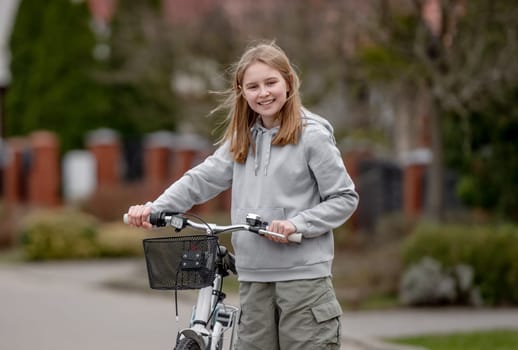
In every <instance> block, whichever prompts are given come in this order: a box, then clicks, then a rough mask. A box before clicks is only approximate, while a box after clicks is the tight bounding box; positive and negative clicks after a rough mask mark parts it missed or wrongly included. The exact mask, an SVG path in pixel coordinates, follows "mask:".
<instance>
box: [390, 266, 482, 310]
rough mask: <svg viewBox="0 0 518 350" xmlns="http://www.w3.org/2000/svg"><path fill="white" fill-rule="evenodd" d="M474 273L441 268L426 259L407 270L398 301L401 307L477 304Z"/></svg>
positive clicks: (457, 268) (477, 292)
mask: <svg viewBox="0 0 518 350" xmlns="http://www.w3.org/2000/svg"><path fill="white" fill-rule="evenodd" d="M473 278H474V272H473V268H472V267H471V266H469V265H456V266H454V267H453V268H451V269H446V268H444V267H443V266H442V265H441V263H440V262H438V261H436V260H435V259H432V258H430V257H424V258H422V259H421V260H420V261H419V262H418V263H417V264H414V265H412V266H410V268H408V269H407V270H406V271H405V273H404V274H403V278H402V279H401V283H400V290H399V300H400V302H401V303H403V304H405V305H453V304H462V305H475V306H478V305H480V304H481V300H480V294H479V290H478V288H476V287H475V286H474V285H473Z"/></svg>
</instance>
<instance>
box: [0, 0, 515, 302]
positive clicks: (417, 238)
mask: <svg viewBox="0 0 518 350" xmlns="http://www.w3.org/2000/svg"><path fill="white" fill-rule="evenodd" d="M517 35H518V7H517V6H516V3H515V1H514V0H501V1H491V0H471V1H467V0H414V1H411V0H406V1H405V0H399V1H398V0H363V1H356V0H341V1H339V0H328V1H324V0H298V1H275V0H262V1H251V0H197V1H191V0H140V1H117V0H89V1H87V0H49V1H40V0H2V1H0V137H1V138H0V157H1V158H0V178H1V183H2V186H1V188H0V190H1V193H0V195H1V199H0V218H1V220H0V244H1V246H2V250H1V252H2V256H4V258H3V259H10V260H13V259H14V260H27V259H28V260H37V261H40V260H48V259H77V258H98V257H116V256H135V255H136V256H138V255H139V254H141V246H140V241H139V240H137V239H135V238H139V239H140V238H141V236H139V235H138V234H135V235H128V234H127V231H128V229H127V228H125V227H121V225H120V224H119V221H120V219H121V215H122V213H124V212H125V211H126V210H127V208H128V206H129V205H131V204H134V203H142V202H145V201H147V200H152V199H153V198H154V196H156V195H157V194H159V193H161V191H162V190H163V189H164V188H165V187H166V186H167V185H168V184H170V183H171V182H172V181H173V180H175V179H176V178H178V177H179V176H180V175H181V174H182V173H183V172H184V171H185V170H187V169H189V168H190V167H192V166H193V165H195V164H197V163H199V162H200V161H202V160H203V159H204V157H205V156H207V155H208V154H210V153H211V152H212V151H213V150H214V147H213V144H214V142H215V141H216V140H217V139H218V136H219V135H220V133H221V131H222V129H221V128H218V126H220V125H221V122H222V121H223V117H224V116H223V115H221V114H218V113H215V114H213V115H210V111H211V110H212V109H213V108H214V107H215V106H217V104H218V103H219V100H218V95H217V94H214V93H211V92H214V91H222V90H224V89H225V88H226V87H227V86H228V79H229V76H228V74H227V73H228V68H229V66H230V65H231V64H232V63H233V62H235V61H236V60H237V59H238V58H239V56H240V54H241V53H242V52H243V50H244V49H245V47H246V46H247V45H248V44H250V43H252V42H254V41H257V40H275V42H276V43H277V44H278V45H280V46H281V47H282V48H283V49H284V50H285V51H286V52H287V54H288V56H289V57H290V58H291V59H292V62H293V64H294V65H295V66H296V69H297V71H298V72H299V74H300V77H301V80H302V87H301V92H302V98H303V103H304V105H305V106H306V107H308V108H309V109H311V110H313V111H314V112H316V113H319V114H321V115H322V116H324V117H326V118H327V119H329V120H330V121H331V122H332V124H333V125H334V127H335V136H336V139H337V142H338V145H339V147H340V149H341V151H342V154H343V157H344V161H345V164H346V167H347V169H348V171H349V172H350V174H351V176H352V177H353V179H354V181H355V183H356V186H357V189H358V192H359V193H360V197H361V202H360V206H359V208H358V210H357V212H356V213H355V215H354V216H353V217H352V218H351V220H350V221H349V222H348V223H346V224H345V225H344V226H343V227H340V228H339V229H337V230H336V232H335V241H336V251H337V253H336V262H335V281H336V282H335V283H336V285H337V290H338V294H339V297H340V299H341V301H342V304H343V305H344V306H345V307H350V308H358V307H384V306H387V305H389V306H394V305H401V304H404V305H457V304H461V305H516V303H518V226H517V224H516V220H517V219H518V195H517V194H518V139H517V136H516V135H518V103H517V101H518V79H517V77H518V60H517V57H518V40H517ZM228 209H229V195H228V193H223V194H221V195H220V196H219V197H217V198H215V199H213V200H211V201H210V202H209V203H207V204H205V205H202V206H198V207H195V208H193V210H194V211H195V212H197V213H201V214H202V215H203V216H204V217H207V218H214V219H216V218H217V219H219V220H220V223H224V222H225V221H226V220H228Z"/></svg>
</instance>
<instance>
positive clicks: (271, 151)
mask: <svg viewBox="0 0 518 350" xmlns="http://www.w3.org/2000/svg"><path fill="white" fill-rule="evenodd" d="M302 118H303V123H304V128H303V131H302V134H301V137H300V138H299V142H298V143H297V144H295V145H293V144H289V145H285V146H275V145H272V143H271V141H272V139H273V138H274V136H275V135H276V133H277V132H278V128H272V129H266V128H264V127H262V126H261V124H260V123H259V122H258V123H257V124H256V125H254V126H253V127H252V130H251V131H252V136H253V139H254V141H255V149H256V154H255V155H254V153H253V151H252V150H250V153H249V155H248V157H247V160H246V162H245V163H242V164H240V163H237V162H234V161H233V159H232V155H231V153H230V151H229V144H228V142H227V143H224V144H222V145H221V146H220V147H219V148H218V149H217V150H216V151H215V152H214V154H213V155H211V156H209V157H208V158H207V159H206V160H205V161H204V162H203V163H201V164H200V165H198V166H196V167H194V168H192V169H191V170H189V171H188V172H186V173H185V175H184V176H183V177H182V178H181V179H179V180H178V181H177V182H175V183H173V184H172V185H171V186H170V187H169V188H168V189H167V190H166V191H165V192H164V193H163V194H162V195H160V196H159V197H158V198H157V199H156V200H155V201H154V202H153V203H152V204H151V205H152V210H153V211H154V212H155V211H160V210H170V211H179V212H185V211H187V210H189V209H190V208H191V207H192V206H193V205H195V204H199V203H203V202H205V201H207V200H209V199H211V198H212V197H214V196H216V195H217V194H218V193H220V192H222V191H224V190H226V189H228V188H230V187H232V209H231V217H232V223H234V224H237V223H245V217H246V215H247V214H248V213H254V214H259V215H261V217H262V219H263V220H264V221H268V222H271V221H272V220H289V221H291V222H292V223H293V224H294V225H295V226H296V227H297V231H298V232H300V233H302V235H303V240H302V243H301V244H296V243H290V244H279V243H275V242H272V241H270V240H267V239H265V238H263V237H260V236H257V235H255V234H253V233H248V232H235V233H233V236H232V245H233V247H234V251H235V253H236V265H237V270H238V275H239V280H240V281H255V282H274V281H287V280H297V279H310V278H318V277H325V276H330V275H331V264H332V260H333V252H334V242H333V234H332V229H333V228H336V227H338V226H340V225H341V224H343V223H344V222H345V221H346V220H347V219H348V218H349V217H350V216H351V215H352V214H353V212H354V210H355V209H356V207H357V205H358V194H357V193H356V191H355V189H354V184H353V182H352V181H351V178H350V177H349V175H348V173H347V170H346V169H345V166H344V163H343V160H342V157H341V155H340V152H339V150H338V148H337V147H336V144H335V139H334V136H333V128H332V127H331V125H330V124H329V122H327V121H326V120H325V119H323V118H321V117H319V116H317V115H316V114H313V113H311V112H309V111H308V110H306V109H303V110H302Z"/></svg>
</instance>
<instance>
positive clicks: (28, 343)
mask: <svg viewBox="0 0 518 350" xmlns="http://www.w3.org/2000/svg"><path fill="white" fill-rule="evenodd" d="M143 269H144V264H143V261H140V260H107V261H106V260H105V261H90V262H72V263H40V264H20V265H5V264H4V265H0V339H1V340H0V344H2V348H6V349H10V350H27V349H31V348H34V349H36V348H37V349H38V350H46V349H48V350H51V349H52V350H60V349H68V348H74V349H76V350H82V349H85V350H86V349H88V350H91V349H99V350H105V349H106V350H117V349H121V350H122V349H124V350H132V349H135V350H136V349H139V350H140V349H142V348H146V349H149V350H153V349H157V350H158V349H170V348H172V344H174V338H175V334H176V327H178V325H179V324H178V323H176V321H175V315H174V314H175V310H174V303H173V300H172V297H171V293H165V292H160V291H151V290H149V291H148V292H142V291H139V292H129V291H127V290H120V289H116V288H113V287H107V284H111V285H113V284H117V283H118V282H120V281H122V280H125V281H127V282H128V283H134V284H141V285H142V286H146V285H147V280H145V278H143V276H145V275H143V274H142V272H143ZM141 290H145V288H143V289H141ZM166 296H167V297H166ZM193 298H194V295H193V294H189V292H185V291H182V292H181V294H180V298H179V311H180V322H186V318H188V317H189V316H190V307H191V305H192V304H190V303H192V302H193ZM229 299H230V301H229V302H230V303H237V300H236V299H237V297H236V296H230V297H229ZM180 324H181V323H180ZM342 326H343V329H342V334H343V339H342V343H343V346H342V349H343V350H393V349H394V350H396V349H409V348H408V347H400V346H394V345H390V344H386V343H384V342H381V341H380V340H381V339H384V338H390V337H397V336H408V335H418V334H427V333H444V332H455V331H472V330H485V329H498V328H500V329H502V328H506V329H509V328H511V329H518V309H496V310H495V309H439V310H437V309H418V310H415V309H403V310H393V311H355V312H351V311H346V312H345V313H344V315H343V317H342Z"/></svg>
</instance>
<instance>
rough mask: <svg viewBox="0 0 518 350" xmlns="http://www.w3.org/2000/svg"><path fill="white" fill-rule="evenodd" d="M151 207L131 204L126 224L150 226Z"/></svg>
mask: <svg viewBox="0 0 518 350" xmlns="http://www.w3.org/2000/svg"><path fill="white" fill-rule="evenodd" d="M149 214H151V208H150V207H148V206H145V205H133V206H131V207H130V208H129V209H128V224H130V225H131V226H134V227H143V228H148V229H149V228H152V227H153V226H152V225H151V224H150V223H149Z"/></svg>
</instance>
